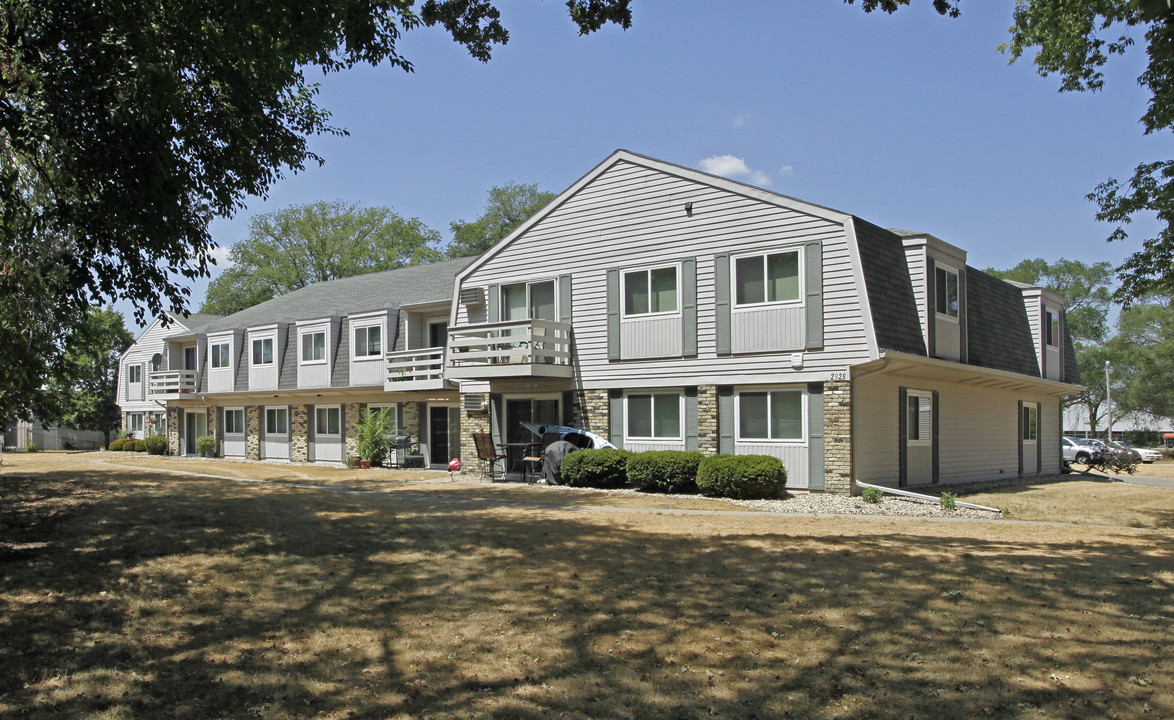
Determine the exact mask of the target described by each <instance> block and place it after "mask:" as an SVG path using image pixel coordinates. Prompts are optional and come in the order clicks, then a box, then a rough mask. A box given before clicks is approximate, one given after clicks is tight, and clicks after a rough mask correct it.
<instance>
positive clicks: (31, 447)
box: [24, 440, 41, 452]
mask: <svg viewBox="0 0 1174 720" xmlns="http://www.w3.org/2000/svg"><path fill="white" fill-rule="evenodd" d="M24 449H25V452H39V451H40V449H41V448H39V447H37V444H36V443H35V442H33V441H31V440H30V441H29V444H28V445H25V447H24Z"/></svg>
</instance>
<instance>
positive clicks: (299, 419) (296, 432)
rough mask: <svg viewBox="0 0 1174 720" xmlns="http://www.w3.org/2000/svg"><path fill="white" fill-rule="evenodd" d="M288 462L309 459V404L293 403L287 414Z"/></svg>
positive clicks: (307, 460)
mask: <svg viewBox="0 0 1174 720" xmlns="http://www.w3.org/2000/svg"><path fill="white" fill-rule="evenodd" d="M289 459H290V462H309V461H310V406H309V405H294V406H293V407H292V409H291V411H290V414H289Z"/></svg>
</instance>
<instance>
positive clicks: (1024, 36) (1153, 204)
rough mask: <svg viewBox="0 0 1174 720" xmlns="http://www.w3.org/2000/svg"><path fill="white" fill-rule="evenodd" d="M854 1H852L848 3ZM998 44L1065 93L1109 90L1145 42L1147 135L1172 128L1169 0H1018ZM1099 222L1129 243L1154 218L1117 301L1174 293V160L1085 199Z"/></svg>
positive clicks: (890, 1)
mask: <svg viewBox="0 0 1174 720" xmlns="http://www.w3.org/2000/svg"><path fill="white" fill-rule="evenodd" d="M845 1H846V2H848V3H849V4H851V3H853V2H855V0H845ZM909 2H910V0H860V5H861V7H863V8H864V10H865V11H867V12H872V11H873V10H882V11H884V12H888V13H892V12H895V11H896V10H897V9H898V8H899V7H900V6H902V5H908V4H909ZM960 4H961V0H933V6H934V9H936V10H937V11H938V12H939V13H941V14H943V15H949V16H951V17H957V16H958V14H959V6H960ZM1009 32H1010V35H1011V37H1010V40H1009V42H1007V43H1004V44H1003V45H1000V46H999V49H1000V50H1001V51H1003V52H1005V53H1007V54H1008V55H1009V56H1010V57H1011V61H1012V62H1014V61H1015V60H1018V59H1019V58H1021V57H1023V55H1024V53H1027V52H1032V51H1034V53H1035V54H1034V62H1035V66H1036V70H1037V71H1038V72H1039V74H1040V75H1042V76H1045V77H1046V76H1048V75H1051V74H1053V73H1054V74H1057V75H1059V77H1060V90H1061V92H1078V91H1079V92H1083V91H1089V92H1095V91H1097V90H1100V89H1101V88H1103V87H1104V84H1105V76H1104V73H1103V72H1102V70H1103V68H1104V66H1105V64H1106V63H1107V62H1108V61H1109V58H1110V57H1112V56H1114V55H1123V54H1124V53H1125V52H1126V51H1128V50H1129V48H1130V47H1132V46H1134V45H1135V44H1139V43H1141V44H1144V47H1145V52H1146V54H1147V55H1148V57H1149V61H1148V63H1147V65H1146V69H1145V71H1144V72H1142V74H1141V76H1140V77H1139V78H1138V83H1140V84H1141V86H1142V87H1144V88H1145V89H1146V90H1148V91H1149V93H1150V100H1149V105H1148V107H1147V109H1146V112H1145V114H1143V115H1142V116H1141V126H1142V129H1143V131H1144V132H1145V134H1147V135H1149V134H1153V133H1156V132H1161V131H1164V130H1171V129H1174V12H1171V8H1170V3H1169V0H1018V1H1017V2H1016V3H1015V10H1014V20H1013V24H1012V26H1011V28H1010V30H1009ZM1088 199H1089V200H1092V201H1093V202H1095V203H1096V204H1097V206H1098V208H1099V209H1098V211H1097V219H1098V220H1103V221H1105V222H1110V223H1114V224H1115V225H1116V228H1115V229H1114V230H1113V232H1112V233H1111V234H1110V235H1109V240H1125V239H1126V238H1127V237H1128V233H1127V232H1126V227H1127V226H1128V225H1129V224H1130V222H1131V221H1132V219H1133V218H1134V217H1136V216H1138V215H1142V214H1153V215H1154V216H1156V217H1157V219H1158V221H1159V225H1160V228H1161V229H1160V230H1159V232H1158V235H1157V237H1153V238H1147V239H1145V240H1143V241H1142V249H1141V250H1139V251H1137V252H1135V253H1133V254H1132V255H1130V256H1129V258H1128V259H1127V260H1126V261H1125V263H1124V264H1122V265H1121V267H1119V268H1118V271H1119V272H1120V277H1121V286H1120V288H1118V290H1117V292H1116V295H1117V298H1118V299H1120V300H1123V301H1125V302H1130V301H1134V300H1140V299H1142V298H1144V297H1146V296H1151V295H1154V294H1170V293H1171V292H1172V291H1174V272H1171V268H1174V227H1172V226H1171V222H1172V221H1174V160H1157V161H1154V162H1146V163H1142V164H1140V165H1138V166H1137V167H1136V168H1135V169H1134V171H1133V176H1132V177H1131V178H1130V179H1129V180H1128V181H1126V182H1121V181H1118V180H1116V179H1114V178H1110V179H1108V180H1106V181H1105V182H1103V183H1101V184H1100V185H1099V186H1097V188H1096V189H1095V190H1094V191H1093V192H1092V193H1090V194H1089V195H1088Z"/></svg>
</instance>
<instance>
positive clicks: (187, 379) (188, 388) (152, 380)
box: [147, 370, 196, 400]
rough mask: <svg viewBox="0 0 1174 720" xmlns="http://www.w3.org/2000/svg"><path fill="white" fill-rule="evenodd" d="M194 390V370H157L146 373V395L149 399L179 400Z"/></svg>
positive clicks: (188, 395)
mask: <svg viewBox="0 0 1174 720" xmlns="http://www.w3.org/2000/svg"><path fill="white" fill-rule="evenodd" d="M195 392H196V371H195V370H157V371H155V372H153V373H149V374H148V375H147V397H148V398H149V399H151V400H179V399H181V398H184V397H190V396H191V394H192V393H195Z"/></svg>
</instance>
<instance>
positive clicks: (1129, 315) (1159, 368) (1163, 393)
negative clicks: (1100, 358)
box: [1113, 295, 1174, 417]
mask: <svg viewBox="0 0 1174 720" xmlns="http://www.w3.org/2000/svg"><path fill="white" fill-rule="evenodd" d="M1115 341H1116V342H1117V343H1118V344H1119V346H1120V361H1117V360H1115V361H1114V362H1113V365H1114V367H1115V368H1117V370H1115V371H1114V375H1115V376H1114V383H1113V385H1114V388H1113V400H1114V404H1116V403H1117V402H1118V401H1119V402H1120V403H1121V406H1122V408H1123V409H1124V410H1126V411H1133V412H1141V413H1147V414H1149V415H1157V416H1162V417H1174V382H1171V378H1172V377H1174V300H1172V298H1171V297H1170V296H1169V295H1156V296H1151V297H1147V298H1142V299H1141V300H1139V301H1137V302H1135V303H1133V304H1131V305H1130V306H1129V307H1127V308H1125V309H1123V310H1122V311H1121V317H1120V319H1119V320H1118V323H1117V337H1116V338H1115ZM1118 385H1119V387H1118ZM1118 399H1119V400H1118Z"/></svg>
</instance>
